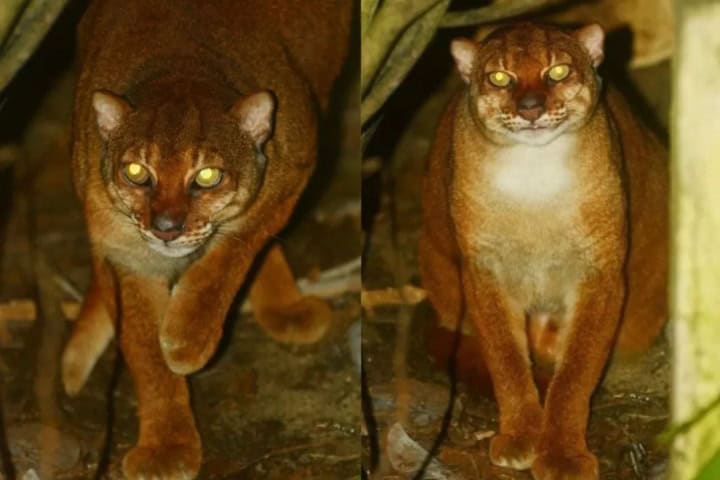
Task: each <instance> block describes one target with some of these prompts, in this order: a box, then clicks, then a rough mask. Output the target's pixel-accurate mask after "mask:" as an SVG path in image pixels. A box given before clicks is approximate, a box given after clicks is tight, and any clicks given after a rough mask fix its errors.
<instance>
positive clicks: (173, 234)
mask: <svg viewBox="0 0 720 480" xmlns="http://www.w3.org/2000/svg"><path fill="white" fill-rule="evenodd" d="M184 231H185V219H184V218H173V217H172V216H170V215H167V214H160V215H155V216H153V219H152V233H153V235H155V236H156V237H158V238H159V239H160V240H164V241H166V242H169V241H171V240H175V239H176V238H178V237H179V236H180V235H182V234H183V232H184Z"/></svg>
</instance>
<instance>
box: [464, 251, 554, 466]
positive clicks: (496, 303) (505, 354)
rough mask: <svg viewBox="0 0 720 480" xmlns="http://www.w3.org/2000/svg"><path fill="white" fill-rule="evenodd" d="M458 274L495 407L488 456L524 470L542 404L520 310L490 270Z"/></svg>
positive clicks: (467, 269)
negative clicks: (496, 431)
mask: <svg viewBox="0 0 720 480" xmlns="http://www.w3.org/2000/svg"><path fill="white" fill-rule="evenodd" d="M462 276H463V289H464V295H465V299H466V302H467V312H466V314H467V316H468V318H469V319H470V320H471V321H472V323H473V325H475V327H476V329H477V333H478V335H477V340H478V341H479V342H480V349H481V352H482V354H483V357H484V360H485V363H486V365H487V368H488V371H489V372H490V376H491V377H492V381H493V389H494V392H495V398H496V400H497V403H498V408H499V410H500V432H499V434H498V435H496V436H495V437H494V438H493V439H492V440H491V442H490V460H491V461H492V462H493V463H494V464H495V465H499V466H502V467H509V468H513V469H516V470H526V469H528V468H530V466H531V465H532V463H533V461H534V460H535V457H536V451H535V447H536V444H537V440H538V437H539V434H540V427H541V422H542V407H541V406H540V400H539V396H538V391H537V388H536V386H535V383H534V381H533V376H532V370H531V367H530V357H529V353H528V347H527V341H526V337H525V335H524V330H522V329H523V328H524V314H523V312H522V311H519V309H517V308H514V307H513V305H512V302H511V301H510V299H509V298H508V297H507V295H506V294H505V293H504V291H503V289H502V288H501V286H500V285H499V284H498V283H497V281H496V278H495V277H494V275H493V274H492V273H491V272H489V271H487V270H484V269H482V268H479V267H477V266H475V265H472V264H466V265H464V266H463V272H462Z"/></svg>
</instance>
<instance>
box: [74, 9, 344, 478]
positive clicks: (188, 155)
mask: <svg viewBox="0 0 720 480" xmlns="http://www.w3.org/2000/svg"><path fill="white" fill-rule="evenodd" d="M351 10H352V2H348V1H345V0H245V1H234V0H207V1H182V2H180V1H160V0H95V1H93V2H91V4H90V6H89V8H88V10H87V12H86V13H85V15H84V17H83V19H82V22H81V24H80V26H79V29H78V45H79V61H80V75H79V79H78V83H77V90H76V96H75V108H74V117H73V176H74V181H75V186H76V189H77V192H78V194H79V196H80V198H81V200H82V203H83V207H84V213H85V217H86V221H87V227H88V235H89V239H90V244H91V247H92V279H91V284H90V288H89V290H88V291H87V293H86V295H85V299H84V301H83V304H82V308H81V312H80V314H79V318H78V319H77V321H76V323H75V326H74V330H73V333H72V336H71V338H70V340H69V342H68V344H67V346H66V348H65V351H64V354H63V359H62V362H63V365H62V367H63V382H64V385H65V390H66V391H67V392H68V393H69V394H76V393H77V392H78V391H79V390H80V389H81V388H82V386H83V384H84V383H85V381H86V379H87V377H88V375H89V374H90V371H91V370H92V368H93V365H94V364H95V362H96V360H97V359H98V357H99V356H100V355H101V354H102V352H103V350H104V349H105V347H106V346H107V345H108V343H109V342H110V340H111V339H112V337H113V336H114V335H116V334H117V335H118V336H119V344H120V349H121V351H122V354H123V357H124V359H125V362H126V363H127V366H128V368H129V371H130V374H131V376H132V379H133V383H134V387H135V392H136V396H137V400H138V417H139V423H140V428H139V438H138V440H137V444H136V446H135V447H134V448H133V449H131V450H130V451H129V452H128V453H127V455H126V456H125V458H124V461H123V472H124V474H125V476H126V477H127V478H130V479H145V478H154V479H180V478H195V477H196V476H197V475H198V472H199V470H200V467H201V463H202V447H201V441H200V436H199V435H198V431H197V428H196V425H195V420H194V417H193V413H192V411H191V408H190V401H189V393H188V387H187V383H186V379H185V375H187V374H190V373H192V372H195V371H197V370H198V369H200V368H202V367H203V366H204V365H205V364H206V363H207V362H208V360H209V359H210V357H211V356H212V355H213V353H214V352H215V350H216V347H217V345H218V341H219V339H220V337H221V335H222V330H223V323H224V320H225V317H226V315H227V314H228V310H229V308H230V305H231V303H232V301H233V299H234V297H235V295H236V294H237V292H238V290H239V289H240V287H241V286H242V285H243V284H244V283H245V281H246V279H247V278H249V272H251V266H253V264H256V265H257V269H256V273H255V275H254V277H253V278H252V284H251V286H250V289H249V291H250V293H249V296H250V301H251V303H252V306H253V310H254V312H255V319H256V320H257V321H258V323H259V324H260V325H261V326H263V327H264V328H265V329H266V330H267V331H268V333H269V334H270V335H271V336H272V337H273V338H276V339H278V340H280V341H285V342H299V343H309V342H313V341H316V340H318V339H320V338H321V337H322V336H323V334H324V333H325V332H326V331H327V329H328V327H329V326H330V323H331V318H332V316H331V312H330V309H329V307H328V305H327V304H326V303H325V302H324V301H322V300H320V299H317V298H314V297H306V296H303V295H302V294H300V292H299V291H298V289H297V287H296V285H295V281H294V278H293V275H292V272H291V270H290V268H289V266H288V264H287V260H286V259H285V255H284V253H283V251H282V249H281V247H280V245H279V244H277V243H272V242H271V239H272V238H273V236H275V235H276V234H277V233H278V231H279V230H281V229H282V228H283V227H284V226H285V224H286V222H287V221H288V218H289V217H290V215H291V213H292V211H293V209H294V207H295V204H296V203H297V200H298V197H299V195H300V194H301V193H302V191H303V189H304V188H305V185H306V184H307V182H308V179H309V178H310V175H311V174H312V172H313V168H314V165H315V161H316V154H317V139H318V116H319V114H320V113H322V112H323V111H324V110H325V109H326V107H327V104H328V101H329V96H330V91H331V88H332V85H333V83H334V81H335V78H336V77H337V75H338V73H339V70H340V68H341V65H342V64H343V62H344V59H345V56H346V51H347V48H348V43H349V24H350V16H351Z"/></svg>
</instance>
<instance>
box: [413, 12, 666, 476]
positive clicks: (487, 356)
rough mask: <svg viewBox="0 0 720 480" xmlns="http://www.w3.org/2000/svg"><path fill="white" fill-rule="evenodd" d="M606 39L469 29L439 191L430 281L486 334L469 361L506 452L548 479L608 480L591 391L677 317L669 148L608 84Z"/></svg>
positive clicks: (434, 161) (435, 169) (429, 199)
mask: <svg viewBox="0 0 720 480" xmlns="http://www.w3.org/2000/svg"><path fill="white" fill-rule="evenodd" d="M603 41H604V33H603V31H602V29H601V28H600V27H599V26H597V25H589V26H587V27H584V28H581V29H578V30H576V31H574V32H566V31H563V30H559V29H556V28H553V27H545V26H539V25H533V24H518V25H513V26H508V27H504V28H501V29H498V30H496V31H495V32H493V33H492V34H490V35H489V36H488V37H487V38H485V39H484V40H483V41H482V42H475V41H472V40H466V39H459V40H455V41H454V42H453V44H452V54H453V57H454V59H455V62H456V65H457V68H458V71H459V72H460V74H461V76H462V78H463V80H464V81H465V86H464V87H463V88H462V89H461V90H460V91H459V92H458V93H457V94H456V95H455V96H454V97H453V99H452V101H451V102H450V104H449V106H448V108H447V109H446V112H445V115H444V116H443V118H442V121H441V124H440V127H439V128H438V131H437V134H436V138H435V143H434V145H433V149H432V152H431V155H430V158H429V162H428V168H427V171H426V178H425V183H424V189H423V203H424V222H423V230H422V234H421V239H420V252H419V253H420V267H421V274H422V277H423V286H424V287H425V288H426V289H427V291H428V297H429V299H430V301H431V303H432V305H433V307H434V309H435V311H436V312H437V314H438V319H439V323H440V324H441V325H444V326H446V327H448V328H455V326H456V325H457V324H458V321H459V320H463V321H466V322H467V323H468V324H469V325H470V329H471V330H472V331H473V332H474V334H475V337H474V338H472V339H470V340H469V341H464V342H463V344H464V345H465V346H464V347H463V348H466V349H470V350H473V349H474V351H476V352H477V353H476V354H475V356H472V355H471V356H468V355H467V354H465V355H461V357H462V358H473V361H474V362H477V363H484V364H485V365H486V366H487V369H488V371H489V374H490V377H491V380H492V383H493V389H494V393H495V397H496V400H497V402H498V407H499V410H500V432H499V434H498V435H496V436H495V437H494V438H493V440H492V442H491V446H490V458H491V461H492V462H493V463H495V464H497V465H501V466H506V467H509V468H515V469H530V468H531V469H532V473H533V476H534V478H535V479H537V480H554V479H577V480H581V479H582V480H588V479H594V478H595V479H596V478H599V471H598V463H597V459H596V458H595V456H594V455H593V454H592V453H591V452H590V451H589V450H588V448H587V444H586V441H585V431H586V427H587V419H588V413H589V401H590V396H591V394H592V392H593V390H594V389H595V387H596V386H597V384H598V382H599V379H600V375H601V373H602V371H603V368H604V366H605V363H606V361H607V359H608V357H609V355H610V353H611V351H612V350H613V348H614V347H616V348H617V350H619V351H637V350H641V349H643V348H645V347H646V346H647V345H648V344H649V343H650V342H651V341H652V339H653V338H654V337H655V335H656V334H657V333H658V332H659V331H660V329H661V328H662V325H663V323H664V320H665V318H666V300H665V281H666V275H667V259H666V254H667V239H666V231H667V211H666V208H665V207H664V206H665V204H666V198H667V188H668V186H667V165H666V153H665V150H664V148H663V147H662V145H661V144H660V143H659V142H658V140H657V139H656V138H655V137H654V136H653V135H652V134H651V133H650V131H649V130H647V128H645V127H643V126H642V125H641V124H640V123H639V121H638V120H637V119H636V118H635V117H634V116H633V114H632V113H631V111H630V110H629V108H628V107H627V105H626V104H625V102H624V101H623V100H622V98H620V96H619V95H618V94H617V93H616V92H614V91H613V90H612V89H606V90H604V91H603V89H602V86H601V84H600V80H599V77H598V75H597V71H596V68H597V66H598V65H599V64H600V63H601V62H602V60H603ZM539 363H542V364H544V365H550V366H551V370H552V377H551V380H550V383H549V386H548V388H547V392H546V393H545V396H544V399H543V398H541V394H540V392H539V389H538V388H537V386H536V384H535V381H534V377H533V370H534V368H535V367H536V364H539Z"/></svg>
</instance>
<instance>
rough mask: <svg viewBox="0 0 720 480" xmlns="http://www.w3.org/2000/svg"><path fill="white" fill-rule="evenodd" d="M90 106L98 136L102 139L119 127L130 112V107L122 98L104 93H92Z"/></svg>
mask: <svg viewBox="0 0 720 480" xmlns="http://www.w3.org/2000/svg"><path fill="white" fill-rule="evenodd" d="M92 105H93V108H94V109H95V115H96V119H97V124H98V127H99V128H100V134H101V135H102V136H103V137H104V138H107V137H108V135H109V134H110V133H111V132H112V131H113V130H115V129H117V128H118V127H120V125H122V123H123V121H124V120H125V117H126V116H127V114H128V113H130V112H131V111H132V107H131V106H130V104H129V103H128V102H127V101H126V100H125V99H124V98H122V97H120V96H118V95H115V94H114V93H110V92H104V91H97V92H95V93H93V97H92Z"/></svg>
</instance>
